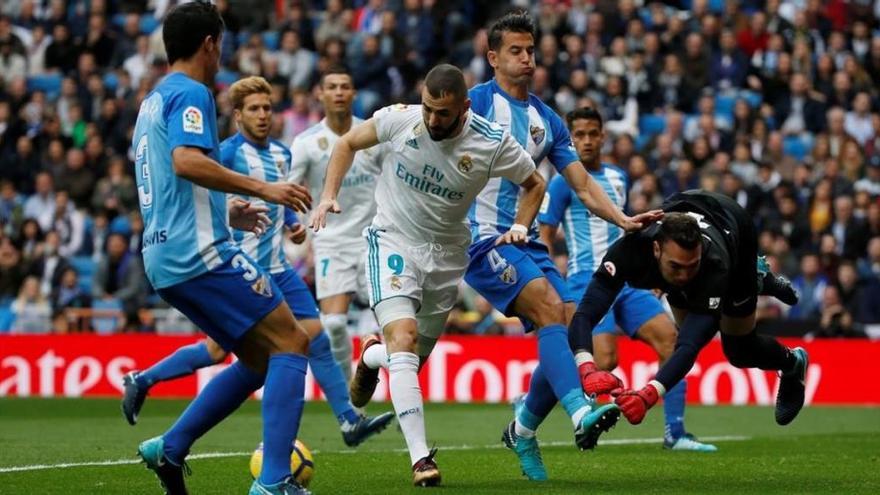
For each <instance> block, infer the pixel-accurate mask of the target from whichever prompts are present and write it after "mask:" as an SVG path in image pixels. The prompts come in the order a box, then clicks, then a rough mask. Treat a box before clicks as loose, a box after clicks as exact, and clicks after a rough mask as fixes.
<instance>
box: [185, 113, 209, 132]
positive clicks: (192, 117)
mask: <svg viewBox="0 0 880 495" xmlns="http://www.w3.org/2000/svg"><path fill="white" fill-rule="evenodd" d="M183 132H190V133H193V134H202V133H203V132H205V119H204V118H202V111H201V110H199V109H198V108H196V107H192V106H190V107H186V110H184V111H183Z"/></svg>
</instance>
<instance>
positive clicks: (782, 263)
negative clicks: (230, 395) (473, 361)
mask: <svg viewBox="0 0 880 495" xmlns="http://www.w3.org/2000/svg"><path fill="white" fill-rule="evenodd" d="M174 3H175V0H4V1H3V2H2V7H0V330H9V329H10V328H12V329H13V331H17V332H24V333H28V332H46V331H49V330H50V329H52V328H54V329H56V331H75V330H82V329H91V330H99V331H100V330H101V327H102V324H101V323H100V322H99V321H98V319H94V318H92V319H89V320H87V321H85V322H83V321H79V320H78V319H77V317H76V315H77V314H79V313H77V312H76V310H77V309H81V308H95V309H97V310H107V311H115V312H119V314H122V315H124V317H121V319H120V320H119V321H124V322H125V323H124V324H118V323H114V324H111V325H110V326H109V330H110V331H112V330H114V329H115V328H116V327H120V326H124V327H125V329H127V330H132V331H152V330H155V328H156V318H155V312H154V311H151V310H150V308H156V307H161V306H163V303H162V301H161V300H160V299H159V298H158V297H157V296H156V295H155V293H154V292H153V290H152V289H151V288H150V287H149V286H148V282H147V281H146V278H145V276H144V273H143V264H142V261H141V259H140V248H141V243H142V237H141V232H142V231H143V223H142V221H141V219H140V216H139V213H138V195H137V190H136V186H135V182H134V180H133V178H132V177H133V170H132V169H133V165H132V158H133V152H132V150H131V144H130V139H131V135H132V130H133V127H134V119H135V117H136V115H137V110H138V105H139V102H140V101H141V100H142V98H143V97H144V95H146V94H147V93H148V92H149V91H150V89H151V88H152V87H153V86H154V85H155V84H156V82H157V81H158V80H159V79H160V78H161V77H162V76H163V74H164V72H165V71H166V69H167V65H166V63H165V60H164V54H163V53H162V51H163V48H162V42H161V28H160V26H161V19H162V16H163V14H164V13H165V12H167V10H168V8H169V7H170V6H171V5H173V4H174ZM216 3H217V5H218V7H219V8H220V10H221V11H222V12H223V13H224V18H225V21H226V24H227V33H226V34H225V35H224V37H223V46H224V53H223V59H222V64H223V67H222V69H221V71H220V73H219V75H218V76H217V81H216V96H217V106H218V111H219V113H220V116H219V123H220V129H221V139H223V138H225V137H227V136H228V135H230V134H231V133H234V132H235V129H234V126H233V123H232V121H231V118H230V115H231V106H230V103H229V101H228V99H227V97H226V93H225V89H226V88H227V87H228V86H229V85H230V84H231V83H232V82H234V81H235V80H237V79H238V78H239V77H240V76H243V75H262V76H264V77H265V78H266V79H267V80H269V81H270V83H271V84H272V86H273V89H274V94H273V103H274V105H275V108H274V110H275V113H274V118H275V125H274V133H275V137H276V138H278V139H280V140H281V141H283V142H285V143H290V142H291V141H292V140H293V138H294V137H295V136H296V135H297V134H299V133H300V132H302V131H303V130H305V129H306V128H307V127H309V126H310V125H312V124H314V123H316V122H318V121H319V120H320V119H321V117H322V116H321V113H320V105H319V104H318V102H317V99H316V91H317V90H316V82H317V80H318V77H319V75H320V73H321V71H322V69H323V68H326V67H329V66H330V65H331V64H334V63H344V64H346V65H348V66H349V67H352V68H353V70H354V77H355V84H356V86H357V88H358V91H359V93H358V98H357V100H356V108H355V110H356V111H355V113H356V114H358V115H359V116H369V115H370V114H371V112H372V111H373V110H375V109H377V108H379V107H381V106H384V105H386V104H390V103H392V102H410V103H412V102H418V101H419V96H418V95H419V92H418V91H419V88H420V78H421V77H422V76H423V75H424V74H425V73H426V72H427V70H428V69H429V68H430V67H432V66H433V65H434V64H436V63H438V62H441V61H448V62H451V63H453V64H455V65H457V66H459V67H461V68H463V69H464V70H465V71H466V75H467V77H468V78H469V81H468V82H469V83H471V84H475V83H479V82H482V81H485V80H487V79H489V78H491V77H492V73H491V67H489V65H488V63H487V61H486V57H485V55H486V52H487V50H488V46H487V39H486V30H485V26H486V25H487V24H488V23H489V21H490V20H491V19H492V18H493V17H495V16H497V15H500V14H501V13H503V12H504V10H505V9H508V8H510V6H511V4H514V5H519V6H522V7H526V8H529V9H530V10H531V11H532V12H533V15H534V16H535V18H536V20H537V23H538V25H539V30H540V31H539V33H538V36H537V38H536V48H535V56H536V59H537V62H538V68H537V70H536V72H535V75H534V81H533V86H532V91H533V92H534V93H535V94H536V95H538V96H539V97H541V98H542V99H543V100H544V101H545V102H546V103H548V104H549V105H551V106H552V107H554V108H555V109H556V110H557V111H558V112H560V113H561V114H565V113H566V112H569V111H571V110H573V109H575V108H577V107H580V106H584V105H592V106H594V107H596V108H598V109H599V110H600V112H601V113H602V115H603V116H604V118H605V120H606V131H607V134H608V138H607V140H606V145H607V146H606V148H607V149H606V150H604V151H605V154H606V155H607V159H606V161H608V162H611V163H614V164H617V165H618V166H620V167H622V168H623V169H625V170H626V171H627V172H628V173H629V175H630V181H631V182H630V191H629V209H630V210H631V211H632V212H641V211H646V210H648V209H651V208H656V207H658V206H659V205H660V204H661V202H662V199H663V198H664V197H665V196H667V195H669V194H672V193H674V192H677V191H682V190H686V189H693V188H697V187H699V188H704V189H708V190H713V191H720V192H723V193H724V194H727V195H729V196H731V197H733V198H735V199H736V201H737V202H738V203H739V204H740V205H742V206H743V207H745V208H746V209H747V210H748V211H749V212H750V213H751V214H752V215H753V217H754V219H755V222H756V224H757V225H758V226H759V228H760V231H761V236H760V247H761V250H762V251H763V252H764V253H767V255H768V260H769V261H770V263H771V267H773V268H774V271H779V272H781V273H784V274H786V275H787V276H789V277H790V278H791V279H792V280H793V282H794V284H795V285H796V287H797V288H798V290H799V292H800V294H801V300H800V303H799V304H798V305H796V306H794V307H791V308H789V307H786V306H784V305H781V303H778V302H776V301H771V300H769V299H768V300H763V301H761V303H760V305H759V316H760V317H761V318H764V319H789V320H809V321H811V322H813V323H814V324H813V325H812V326H813V328H814V332H815V334H816V335H819V336H858V335H863V328H864V326H865V325H868V324H874V323H880V305H878V304H876V301H880V99H878V97H880V93H878V90H877V88H878V87H880V86H878V84H880V1H871V0H851V1H843V0H832V1H827V2H820V1H818V0H787V1H781V0H767V1H758V0H751V1H748V0H743V1H737V0H692V1H688V0H682V1H666V2H648V1H640V0H619V1H618V0H615V1H606V0H595V1H590V0H555V1H554V0H545V1H533V2H527V1H514V2H469V1H462V0H458V1H456V0H447V1H444V2H436V1H435V0H396V1H395V0H355V1H343V0H326V1H320V0H314V1H300V0H290V1H287V0H276V1H271V0H251V1H245V0H242V1H238V2H232V1H229V0H217V1H216ZM546 172H547V173H550V168H549V167H547V168H546ZM558 244H559V245H558V246H557V249H556V252H561V253H564V252H565V246H564V243H563V242H561V239H560V240H559V243H558ZM291 253H292V255H293V256H294V257H296V258H297V259H298V262H297V267H298V269H299V270H300V271H301V273H302V274H303V275H304V277H305V278H306V280H309V281H310V280H312V277H311V276H310V273H311V271H312V261H311V259H310V256H309V252H308V248H307V247H306V248H291ZM558 258H559V259H558V260H557V261H558V264H559V266H560V268H561V269H562V270H563V271H564V269H565V260H564V255H560V256H559V257H558ZM463 293H464V297H463V301H462V304H461V307H462V311H461V312H456V313H455V316H454V317H453V318H452V320H451V321H450V327H451V329H453V330H456V331H462V332H472V333H499V332H509V331H510V328H509V327H510V326H511V324H510V322H506V323H505V322H503V321H502V322H499V321H498V319H497V318H496V317H495V315H494V314H493V312H492V310H491V307H490V306H489V305H488V304H485V301H482V300H480V299H479V298H475V297H474V296H473V295H470V294H469V292H468V291H464V292H463ZM71 309H73V310H74V311H71ZM71 315H74V316H71ZM103 326H106V325H103Z"/></svg>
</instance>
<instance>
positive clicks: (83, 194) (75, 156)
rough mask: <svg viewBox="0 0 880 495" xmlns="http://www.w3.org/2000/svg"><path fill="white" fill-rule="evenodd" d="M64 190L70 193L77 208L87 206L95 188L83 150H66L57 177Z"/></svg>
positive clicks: (93, 178)
mask: <svg viewBox="0 0 880 495" xmlns="http://www.w3.org/2000/svg"><path fill="white" fill-rule="evenodd" d="M58 182H59V183H61V184H64V190H65V191H67V192H68V194H69V195H70V199H71V200H73V202H74V204H75V205H76V207H77V208H85V207H87V206H88V205H89V204H90V202H91V199H92V194H93V193H94V190H95V174H94V172H92V170H90V169H89V168H88V167H86V155H85V152H84V151H83V150H81V149H79V148H71V149H69V150H68V151H67V158H66V163H65V167H64V169H63V170H62V171H61V174H60V176H59V177H58Z"/></svg>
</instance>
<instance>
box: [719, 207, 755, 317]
mask: <svg viewBox="0 0 880 495" xmlns="http://www.w3.org/2000/svg"><path fill="white" fill-rule="evenodd" d="M726 212H727V213H728V215H729V216H731V217H732V218H733V220H735V222H736V225H737V227H738V228H737V233H738V235H737V241H738V242H737V246H736V256H735V257H734V259H733V266H732V267H731V270H730V280H729V282H728V285H727V296H726V297H725V298H723V301H722V305H721V314H722V315H725V316H732V317H735V318H744V317H746V316H750V315H752V314H754V313H755V309H756V308H757V306H758V232H757V230H756V229H755V224H754V223H753V221H752V218H751V217H750V216H749V214H748V213H747V212H746V211H745V210H744V209H743V208H731V209H728V210H726Z"/></svg>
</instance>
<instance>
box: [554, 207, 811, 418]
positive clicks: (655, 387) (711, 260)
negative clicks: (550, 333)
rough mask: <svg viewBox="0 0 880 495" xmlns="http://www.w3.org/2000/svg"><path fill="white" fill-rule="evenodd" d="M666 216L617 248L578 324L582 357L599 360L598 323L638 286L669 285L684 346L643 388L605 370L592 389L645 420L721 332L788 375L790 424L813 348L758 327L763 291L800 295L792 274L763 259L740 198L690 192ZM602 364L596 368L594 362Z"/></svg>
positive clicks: (594, 374)
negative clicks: (595, 349)
mask: <svg viewBox="0 0 880 495" xmlns="http://www.w3.org/2000/svg"><path fill="white" fill-rule="evenodd" d="M663 211H664V212H665V216H664V218H663V220H662V221H659V222H657V223H656V224H654V225H652V226H650V227H648V228H647V229H645V230H642V231H640V232H636V233H633V234H629V235H626V236H625V237H623V238H622V239H620V240H619V241H617V242H616V243H615V244H614V245H612V246H611V247H610V248H609V249H608V253H607V254H606V255H605V258H604V259H603V260H602V264H601V266H600V267H599V268H598V270H597V271H596V274H595V275H594V276H593V280H592V282H591V283H590V286H589V287H588V288H587V291H586V293H585V294H584V297H583V299H582V300H581V302H580V304H579V305H578V308H577V312H576V313H575V315H574V318H573V319H572V322H571V325H570V327H569V341H570V343H571V346H572V349H573V350H574V352H575V355H576V356H579V357H578V363H582V362H587V361H590V360H592V334H591V333H592V329H593V327H594V326H596V324H598V323H599V321H600V320H601V319H602V317H603V316H605V313H607V312H608V309H609V308H610V307H611V305H612V304H613V303H614V299H615V298H616V297H617V294H618V293H619V292H620V290H621V289H622V288H623V287H624V284H629V286H630V287H635V288H639V289H659V290H661V291H663V292H665V293H667V298H668V301H669V305H670V306H671V307H672V312H673V315H674V316H675V321H676V324H677V325H678V328H679V334H678V340H677V342H676V346H675V352H674V353H673V354H672V356H671V357H670V358H669V360H668V361H667V362H666V363H664V364H663V366H661V367H660V369H659V370H658V371H657V374H656V376H655V378H654V379H653V380H651V381H650V382H649V383H648V384H647V385H646V386H645V387H644V388H642V389H641V390H624V389H623V388H622V384H621V382H620V380H619V379H618V378H617V377H615V376H614V375H611V374H610V373H608V372H605V371H591V372H589V373H588V374H587V376H585V377H582V378H583V379H582V382H583V384H584V390H585V391H586V392H587V393H596V394H601V393H611V395H612V396H614V397H615V403H616V404H617V405H618V407H620V410H621V412H623V414H624V415H625V416H626V418H627V419H628V420H629V422H630V423H632V424H638V423H641V422H642V420H643V419H644V417H645V414H646V413H647V410H648V409H650V408H651V407H652V406H653V405H654V404H656V403H657V401H658V400H659V399H660V397H662V396H663V394H664V393H665V392H666V390H669V389H670V388H672V387H673V386H674V385H675V384H676V383H678V382H679V380H682V379H683V378H684V377H685V375H686V374H687V372H688V371H690V369H691V367H692V366H693V365H694V362H695V361H696V359H697V354H699V352H700V350H701V349H702V348H703V347H704V346H705V345H706V344H707V343H709V341H710V340H711V339H712V337H713V336H714V335H715V332H717V331H719V330H720V331H721V345H722V347H723V349H724V355H725V356H726V357H727V359H728V361H730V364H732V365H734V366H736V367H738V368H760V369H763V370H776V371H778V372H780V373H781V379H780V385H779V393H778V395H777V397H776V422H777V423H779V424H780V425H786V424H788V423H790V422H791V421H792V420H793V419H794V418H795V417H796V416H797V415H798V413H799V412H800V410H801V408H802V407H803V405H804V390H805V386H804V379H805V376H806V370H807V364H808V356H807V352H806V351H805V350H804V349H802V348H795V349H789V348H787V347H785V346H784V345H782V344H780V343H779V342H778V341H777V340H776V339H774V338H772V337H768V336H765V335H758V334H757V333H756V332H755V307H756V303H757V298H758V295H769V296H773V297H776V298H777V299H779V300H780V301H782V302H784V303H786V304H789V305H793V304H796V303H797V299H798V296H797V293H796V292H795V291H794V289H793V288H792V287H791V284H790V283H789V281H788V280H787V279H785V278H784V277H782V276H778V275H774V274H772V273H770V272H769V269H768V267H767V265H766V262H764V261H763V258H758V252H757V251H758V236H757V232H756V229H755V226H754V224H753V223H752V219H751V217H750V216H749V215H748V213H746V211H745V210H744V209H743V208H742V207H740V206H739V205H738V204H737V203H736V202H735V201H733V200H732V199H730V198H728V197H726V196H722V195H720V194H714V193H709V192H705V191H699V190H694V191H686V192H683V193H679V194H675V195H673V196H671V197H669V198H668V199H667V200H666V202H665V203H664V204H663ZM593 368H594V367H593Z"/></svg>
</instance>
